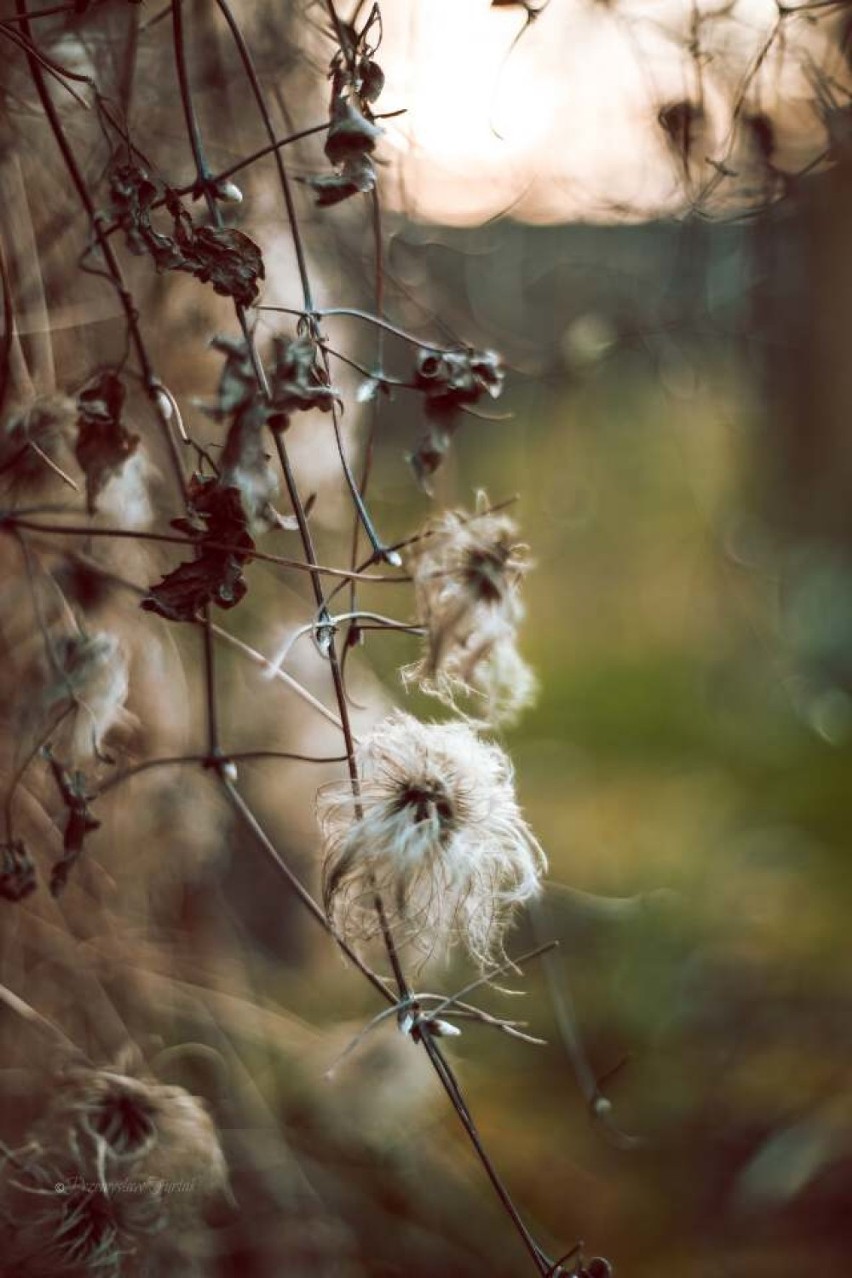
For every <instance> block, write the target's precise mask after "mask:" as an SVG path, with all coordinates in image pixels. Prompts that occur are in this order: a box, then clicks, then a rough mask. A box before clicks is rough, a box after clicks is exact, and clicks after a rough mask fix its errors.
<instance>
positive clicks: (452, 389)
mask: <svg viewBox="0 0 852 1278" xmlns="http://www.w3.org/2000/svg"><path fill="white" fill-rule="evenodd" d="M504 379H505V374H504V371H503V366H502V363H501V360H500V356H499V355H498V354H497V353H496V352H495V351H474V350H458V351H434V350H427V349H424V350H421V351H420V352H419V353H418V357H417V367H416V370H415V383H416V385H417V386H418V387H419V388H420V390H422V391H423V393H424V395H425V397H426V415H427V417H428V418H429V422H430V425H429V428H428V430H427V431H426V433H425V434H424V435H423V437H422V438H421V439H420V440H419V442H418V445H417V448H416V450H415V451H414V452H413V453H411V454H409V456H408V460H409V462H410V463H411V467H412V469H413V471H414V474H415V477H416V479H417V482H418V484H419V485H420V487H421V488H422V489H423V490H424V492H427V493H430V494H431V488H430V486H429V479H430V476H432V475H434V473H435V471H436V470H438V468H439V467H440V465H441V463H442V462H443V460H444V458H445V457H446V455H447V452H448V451H449V447H450V443H451V442H452V438H453V434H454V433H455V430H456V426H457V424H458V414H459V411H460V410H461V409H462V408H466V407H469V406H470V405H472V404H475V403H476V402H477V401H478V400H479V399H481V398H482V396H483V395H490V396H491V397H492V399H496V398H497V396H498V395H500V393H501V392H502V390H503V382H504Z"/></svg>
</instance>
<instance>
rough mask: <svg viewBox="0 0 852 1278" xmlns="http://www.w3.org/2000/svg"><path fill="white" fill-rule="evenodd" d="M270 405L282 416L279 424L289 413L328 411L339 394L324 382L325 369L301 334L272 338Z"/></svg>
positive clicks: (313, 346)
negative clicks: (312, 410)
mask: <svg viewBox="0 0 852 1278" xmlns="http://www.w3.org/2000/svg"><path fill="white" fill-rule="evenodd" d="M269 385H270V390H271V393H272V406H273V408H274V410H275V414H276V416H278V417H280V418H282V419H283V422H279V423H278V425H279V426H283V427H286V425H287V424H289V417H290V414H291V413H293V412H297V411H303V412H304V411H307V410H308V409H311V408H318V409H319V410H320V412H322V413H328V412H330V411H331V409H332V407H333V406H334V404H335V402H338V403H339V402H340V396H339V395H338V394H337V392H336V391H335V390H334V388H333V387H332V386H329V384H328V377H327V375H326V372H325V369H324V368H323V367H322V365H321V363H320V361H319V359H318V358H317V346H316V343H315V342H314V340H313V339H312V338H311V337H309V336H307V335H305V336H303V337H292V338H287V337H281V336H277V337H275V338H274V339H273V366H272V372H271V374H270V378H269Z"/></svg>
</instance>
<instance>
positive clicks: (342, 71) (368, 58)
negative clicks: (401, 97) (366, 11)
mask: <svg viewBox="0 0 852 1278" xmlns="http://www.w3.org/2000/svg"><path fill="white" fill-rule="evenodd" d="M376 22H377V14H376V11H375V9H374V10H373V11H372V13H371V14H370V16H369V17H368V19H367V22H366V23H365V24H364V27H363V28H362V30H361V31H360V32H359V31H357V30H356V29H355V27H354V26H352V25H351V24H347V23H341V26H340V34H341V38H342V41H343V47H342V48H340V49H338V51H337V53H336V54H335V56H334V58H333V60H332V64H331V73H330V74H331V82H332V89H331V105H330V108H329V129H328V136H327V137H326V142H325V153H326V155H327V156H328V159H329V161H330V163H331V164H332V165H333V166H334V169H335V171H334V172H333V173H321V174H318V175H316V176H314V177H309V178H305V179H304V181H305V182H306V183H307V185H308V186H310V187H311V189H312V190H313V191H314V192H315V193H316V197H317V201H316V202H317V204H318V205H320V206H327V205H329V204H340V203H341V202H342V201H343V200H348V199H349V198H350V196H353V195H358V194H359V193H361V194H365V193H367V192H369V191H372V190H373V189H374V188H375V185H376V170H375V168H374V166H373V160H372V155H373V152H374V151H375V149H376V143H377V142H378V140H379V138H380V137H381V136H382V133H383V132H384V130H383V129H381V128H380V127H379V125H377V124H376V122H375V119H374V116H373V111H372V106H373V103H374V102H375V101H376V100H377V98H378V97H379V95H380V94H381V92H382V89H383V88H384V86H385V76H384V72H383V71H382V68H381V67H380V66H379V64H378V62H376V60H375V58H374V57H373V54H374V53H375V47H374V45H373V44H372V43H371V34H370V33H371V31H372V29H373V26H374V25H375V24H376Z"/></svg>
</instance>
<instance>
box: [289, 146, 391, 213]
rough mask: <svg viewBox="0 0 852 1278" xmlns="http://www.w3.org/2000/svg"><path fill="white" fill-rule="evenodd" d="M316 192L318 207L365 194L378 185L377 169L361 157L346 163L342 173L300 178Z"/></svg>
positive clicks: (324, 206) (325, 206) (326, 206)
mask: <svg viewBox="0 0 852 1278" xmlns="http://www.w3.org/2000/svg"><path fill="white" fill-rule="evenodd" d="M300 180H301V181H302V182H303V183H304V184H305V186H309V187H310V188H311V190H312V191H315V192H316V196H317V200H316V203H317V208H328V207H329V206H330V205H332V204H341V203H342V202H343V201H344V200H348V199H350V198H351V197H352V196H353V195H364V194H366V193H367V192H368V191H372V190H374V189H375V186H376V170H375V169H374V168H373V165H372V162H371V161H370V160H369V159H368V158H367V157H366V156H363V157H359V159H358V160H356V161H351V162H349V163H347V164H346V165H344V167H343V170H342V171H341V172H340V173H321V174H319V175H317V176H315V177H306V178H301V179H300Z"/></svg>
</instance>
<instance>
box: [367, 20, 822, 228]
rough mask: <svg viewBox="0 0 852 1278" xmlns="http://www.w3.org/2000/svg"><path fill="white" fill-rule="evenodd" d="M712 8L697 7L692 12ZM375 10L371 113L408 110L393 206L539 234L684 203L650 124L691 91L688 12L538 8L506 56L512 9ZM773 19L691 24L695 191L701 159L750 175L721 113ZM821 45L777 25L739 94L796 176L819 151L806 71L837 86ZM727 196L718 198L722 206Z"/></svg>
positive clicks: (670, 160) (816, 30)
mask: <svg viewBox="0 0 852 1278" xmlns="http://www.w3.org/2000/svg"><path fill="white" fill-rule="evenodd" d="M723 7H724V6H723V5H721V4H716V5H714V6H711V5H709V4H703V3H702V4H701V5H700V9H701V12H702V13H704V14H705V15H710V14H712V13H714V12H718V11H719V10H720V9H722V8H723ZM382 9H383V15H384V22H385V40H384V45H383V49H382V56H381V61H382V63H383V65H384V66H385V67H386V68H387V69H388V72H389V78H388V84H387V88H386V90H385V93H384V95H383V98H382V104H383V105H384V104H385V103H387V105H388V107H391V106H396V105H397V104H399V105H405V106H406V107H408V110H409V114H408V116H406V117H403V118H402V119H401V120H400V121H399V122H398V133H399V135H403V136H404V138H405V139H406V143H407V145H406V147H405V149H404V152H403V154H404V158H403V161H402V169H401V175H400V182H399V183H396V182H388V183H386V184H385V189H386V190H387V192H388V195H389V197H390V199H391V200H392V201H397V202H399V203H404V204H405V207H406V208H407V209H408V210H409V211H410V212H412V213H414V214H415V215H417V216H419V217H421V218H425V219H428V220H436V221H447V222H454V223H466V222H473V221H480V220H482V219H483V218H487V217H491V216H494V215H497V214H499V213H500V212H502V211H504V210H507V209H509V208H511V210H512V213H513V215H514V216H517V217H522V218H524V219H528V220H531V221H545V222H546V221H563V220H567V219H576V218H584V219H595V220H598V219H600V220H614V219H623V218H625V217H630V218H636V217H643V216H655V215H659V214H661V213H666V212H669V213H671V212H675V211H677V210H678V209H679V208H680V206H681V205H682V189H683V188H682V181H681V178H682V167H681V161H680V159H679V157H678V155H677V154H676V153H675V152H674V150H673V148H672V146H671V144H670V142H669V140H668V139H667V137H666V136H665V134H664V133H663V131H662V129H661V128H660V126H659V124H658V123H657V113H658V111H659V109H660V107H661V106H663V105H665V104H667V103H671V102H678V101H682V100H683V99H685V98H691V99H692V100H693V101H695V100H697V97H698V95H699V92H700V89H699V86H698V85H697V83H696V80H697V73H696V66H695V62H694V61H693V60H692V59H691V58H690V57H689V55H688V54H687V52H686V47H687V45H688V43H689V38H690V32H691V29H692V23H693V5H692V4H691V3H688V2H684V0H681V2H680V3H678V2H677V0H651V2H650V3H649V2H648V0H610V3H606V0H551V3H550V5H549V6H548V8H547V10H546V11H545V12H544V13H542V15H541V16H540V17H539V18H538V19H537V20H536V21H535V22H534V23H533V24H532V25H531V27H530V28H529V29H528V30H527V31H526V33H525V34H524V36H523V38H522V39H521V40H520V41H519V42H518V43H517V45H516V46H515V47H514V48H513V49H512V42H513V40H514V38H515V36H516V35H517V33H518V32H519V30H520V29H521V27H522V25H523V21H524V18H523V12H522V10H520V9H515V8H498V9H492V8H491V6H490V3H489V0H385V3H384V4H383V6H382ZM776 21H777V9H776V6H775V4H774V3H773V0H738V2H737V3H735V5H734V6H733V9H732V12H731V14H730V15H727V16H725V17H724V18H712V20H711V19H710V18H709V17H708V20H707V21H706V22H704V23H703V25H702V27H701V35H700V48H701V53H702V58H701V67H702V70H701V73H700V74H701V80H702V85H701V86H700V88H701V89H703V97H704V105H705V111H706V116H707V121H708V123H707V125H706V129H705V133H704V136H703V137H702V138H701V141H700V145H699V146H697V147H696V151H700V152H701V154H700V155H698V164H699V170H696V182H697V183H698V184H699V185H700V183H703V182H705V181H709V180H710V178H712V176H713V173H714V172H715V170H713V169H712V168H710V166H708V165H706V163H705V158H704V157H705V156H706V155H710V156H712V157H713V158H714V159H720V160H721V159H724V160H725V161H726V162H728V163H729V167H732V168H736V169H737V171H738V173H739V174H740V175H741V180H740V186H741V187H742V184H743V183H742V173H743V166H744V165H745V166H746V167H747V166H748V165H749V164H752V166H753V157H752V159H751V160H749V157H748V156H743V154H742V153H741V149H740V150H737V149H736V147H732V146H731V144H730V139H731V127H730V126H731V109H732V103H733V102H734V101H736V99H737V95H738V92H739V88H740V85H741V84H742V82H743V80H744V79H745V77H746V76H747V75H748V73H749V71H750V70H751V69H752V68H753V67H754V65H755V63H756V61H758V60H760V58H761V51H762V50H763V49H764V47H765V45H766V42H767V38H768V36H769V35H770V33H771V32H772V29H773V24H774V23H775V22H776ZM829 34H830V32H829V26H828V23H824V22H821V23H819V24H818V25H813V24H810V23H807V22H806V21H805V20H804V19H803V18H799V17H796V16H791V17H789V18H787V19H785V20H784V35H785V43H786V53H785V54H784V55H783V57H782V56H779V51H780V50H781V48H782V45H781V44H778V45H777V46H775V47H773V48H772V50H771V51H770V52H769V53H768V54H767V55H766V56H765V57H764V58H763V59H762V61H761V67H760V72H759V74H758V75H757V76H756V77H755V78H754V80H753V82H752V85H751V87H750V89H749V91H748V94H747V95H746V99H745V109H746V110H748V111H752V112H755V113H756V112H758V111H762V112H767V113H769V114H770V115H771V116H772V118H773V121H774V123H775V126H776V129H777V133H778V137H777V141H778V163H779V164H780V165H781V166H782V167H784V168H788V169H791V170H792V169H796V168H799V167H802V166H803V165H804V164H805V163H807V162H808V161H809V160H810V159H811V158H812V157H813V155H814V154H816V152H817V151H819V150H821V149H822V147H823V145H824V129H823V127H822V125H821V124H820V122H819V120H818V118H817V116H816V114H815V112H814V109H813V106H812V105H811V104H812V102H813V99H814V90H813V88H812V82H813V78H814V76H813V69H812V68H813V67H815V66H820V67H824V66H826V65H829V66H830V69H831V71H832V72H833V73H834V74H835V75H839V74H840V70H839V68H840V65H841V64H840V58H839V55H837V54H834V53H832V52H831V51H830V43H829V39H828V37H829ZM510 50H511V52H510ZM397 140H398V141H400V142H401V138H399V136H398V139H397ZM391 141H393V139H391ZM386 154H392V152H391V151H390V150H387V151H386ZM731 185H732V180H731V179H728V181H727V185H726V191H720V192H719V194H718V196H717V197H716V198H717V201H719V202H729V201H730V195H729V194H727V192H729V191H730V190H731ZM394 188H396V189H394Z"/></svg>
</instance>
